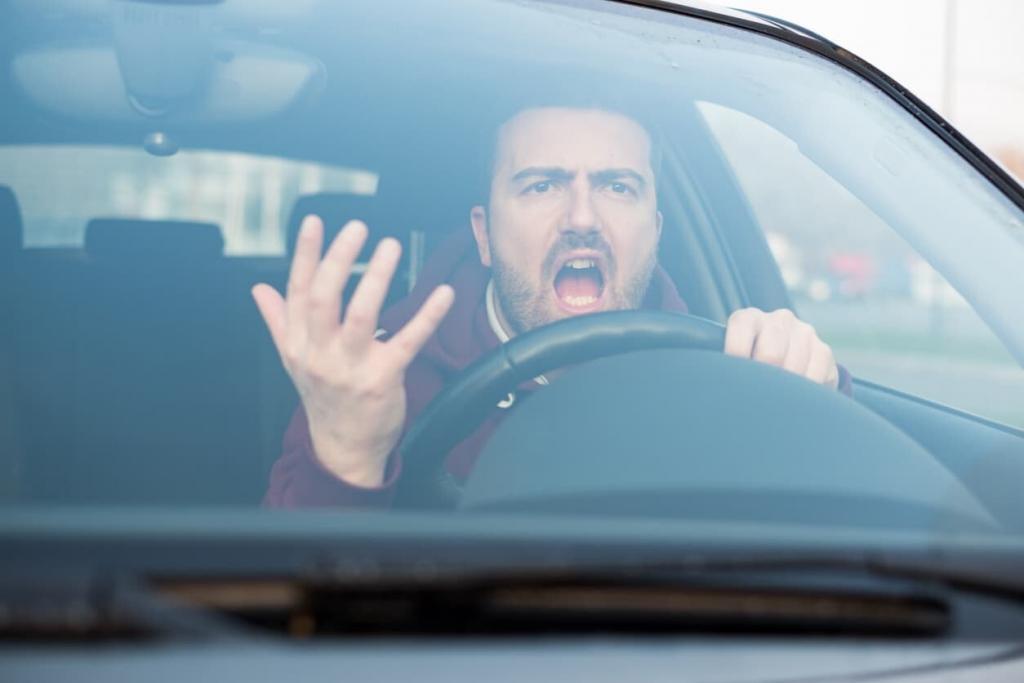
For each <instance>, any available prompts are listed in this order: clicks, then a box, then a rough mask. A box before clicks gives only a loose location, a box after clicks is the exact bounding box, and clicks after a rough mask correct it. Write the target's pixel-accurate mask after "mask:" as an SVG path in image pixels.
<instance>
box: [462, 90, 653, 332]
mask: <svg viewBox="0 0 1024 683" xmlns="http://www.w3.org/2000/svg"><path fill="white" fill-rule="evenodd" d="M650 160H651V140H650V137H649V136H648V134H647V132H646V131H645V130H644V128H643V127H642V126H641V125H640V124H638V123H637V122H636V121H634V120H632V119H630V118H628V117H626V116H624V115H621V114H617V113H614V112H610V111H605V110H600V109H568V108H555V107H551V108H539V109H527V110H524V111H522V112H520V113H519V114H517V115H516V116H515V117H513V118H512V119H510V120H509V121H508V122H506V123H505V124H504V125H503V126H502V127H501V130H500V132H499V135H498V140H497V146H496V153H495V160H494V169H493V174H492V178H491V192H490V204H489V206H488V207H487V209H485V208H484V207H482V206H477V207H474V208H473V211H472V222H473V232H474V235H475V237H476V240H477V246H478V248H479V252H480V259H481V261H482V262H483V264H484V265H486V266H490V267H491V268H492V271H493V277H494V284H495V290H496V293H497V296H498V308H499V315H500V316H501V317H502V318H503V322H504V323H506V324H507V325H509V326H511V328H512V331H514V332H516V333H519V332H523V331H525V330H529V329H533V328H535V327H538V326H540V325H544V324H546V323H549V322H553V321H555V320H559V319H561V318H566V317H569V316H573V315H580V314H583V313H592V312H596V311H608V310H618V309H628V308H637V307H638V306H639V305H640V303H641V301H642V300H643V297H644V294H645V292H646V290H647V286H648V284H649V283H650V279H651V274H652V272H653V270H654V266H655V263H656V255H657V246H658V239H659V237H660V234H661V214H660V213H659V212H658V209H657V197H656V193H655V186H654V182H655V178H654V171H653V170H652V168H651V161H650Z"/></svg>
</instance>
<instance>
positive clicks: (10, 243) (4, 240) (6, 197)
mask: <svg viewBox="0 0 1024 683" xmlns="http://www.w3.org/2000/svg"><path fill="white" fill-rule="evenodd" d="M23 230H24V228H23V227H22V223H21V208H20V207H19V206H18V198H17V197H15V196H14V192H13V191H12V190H11V188H9V187H7V186H6V185H0V260H3V259H4V258H9V257H11V256H13V255H14V253H15V252H17V251H18V250H20V249H21V247H22V244H23V239H24V235H23V234H22V231H23Z"/></svg>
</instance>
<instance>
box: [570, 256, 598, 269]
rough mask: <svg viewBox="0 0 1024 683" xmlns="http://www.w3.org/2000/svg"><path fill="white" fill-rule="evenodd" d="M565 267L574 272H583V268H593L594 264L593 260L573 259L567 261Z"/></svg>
mask: <svg viewBox="0 0 1024 683" xmlns="http://www.w3.org/2000/svg"><path fill="white" fill-rule="evenodd" d="M565 265H566V266H568V267H569V268H573V269H575V270H583V269H585V268H593V267H594V265H595V264H594V259H589V258H574V259H572V260H570V261H567V262H566V264H565Z"/></svg>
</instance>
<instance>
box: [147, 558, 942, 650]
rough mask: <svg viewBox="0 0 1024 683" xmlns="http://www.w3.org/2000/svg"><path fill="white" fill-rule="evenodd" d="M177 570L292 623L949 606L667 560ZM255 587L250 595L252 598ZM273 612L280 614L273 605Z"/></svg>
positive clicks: (367, 631)
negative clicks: (284, 572) (269, 573)
mask: <svg viewBox="0 0 1024 683" xmlns="http://www.w3.org/2000/svg"><path fill="white" fill-rule="evenodd" d="M250 588H251V590H249V589H247V588H246V582H245V580H238V581H234V582H230V581H225V580H223V579H217V580H200V581H187V580H180V579H178V580H168V581H162V582H161V583H160V590H161V591H162V592H164V593H170V594H171V595H173V596H175V597H176V598H177V599H179V600H182V601H184V602H186V603H192V604H198V605H201V606H203V607H206V608H212V609H217V610H219V611H222V612H225V611H226V612H229V613H233V614H235V615H237V616H241V617H243V618H249V620H257V621H262V622H263V623H270V622H276V623H279V624H286V625H287V626H286V628H287V630H289V631H290V632H291V633H293V634H295V635H324V634H335V635H432V636H433V635H451V634H473V635H514V634H531V635H536V634H538V633H547V634H580V633H683V632H699V633H738V632H739V633H756V634H792V633H801V634H815V635H857V636H874V637H894V636H904V637H934V636H940V635H943V634H944V633H946V632H947V631H948V629H949V628H950V625H951V622H952V616H951V609H950V607H949V605H948V603H947V601H946V599H945V597H944V596H943V595H942V594H941V592H939V591H934V590H928V589H926V588H925V587H922V586H919V585H917V584H910V585H904V584H902V583H900V584H899V585H895V586H894V585H892V584H889V583H886V584H883V585H877V584H866V583H864V582H860V583H857V582H853V583H850V582H827V581H817V582H808V581H802V582H801V581H780V580H778V577H775V576H771V573H770V572H769V573H768V574H764V573H752V572H746V573H743V574H736V575H731V576H725V575H722V574H717V575H709V574H706V573H703V572H702V573H700V574H693V573H690V572H682V573H680V572H679V571H678V570H675V571H666V570H665V568H664V567H658V568H656V569H653V570H652V568H650V567H630V568H615V569H606V570H597V569H593V568H586V569H581V568H559V569H555V568H551V569H530V570H505V571H495V570H490V571H486V570H478V569H476V570H438V571H427V572H424V571H408V570H401V569H400V570H393V569H389V570H386V571H367V570H366V569H365V568H363V569H360V570H358V571H352V570H341V571H323V570H322V568H321V571H318V572H317V574H316V575H314V576H307V577H304V578H283V579H281V581H280V582H278V583H277V584H276V586H275V584H274V582H272V581H268V580H267V579H265V578H262V579H259V580H253V581H252V582H251V586H250ZM246 596H249V597H248V599H247V597H246ZM275 615H276V616H275Z"/></svg>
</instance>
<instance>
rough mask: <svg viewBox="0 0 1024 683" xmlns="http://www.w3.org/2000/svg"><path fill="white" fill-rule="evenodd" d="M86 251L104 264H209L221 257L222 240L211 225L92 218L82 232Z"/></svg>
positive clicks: (216, 228) (216, 229) (222, 250)
mask: <svg viewBox="0 0 1024 683" xmlns="http://www.w3.org/2000/svg"><path fill="white" fill-rule="evenodd" d="M85 251H86V253H88V254H89V256H90V257H92V258H94V259H98V260H104V261H107V260H111V261H131V260H139V261H141V262H144V263H147V264H151V263H154V262H159V261H164V262H166V261H167V260H170V261H173V262H175V263H180V262H182V261H189V262H195V261H197V260H198V261H210V260H215V259H218V258H220V257H221V256H222V255H223V253H224V237H223V236H222V235H221V232H220V226H218V225H216V224H214V223H193V222H189V221H150V220H142V219H139V218H94V219H93V220H91V221H89V224H88V225H87V226H86V228H85Z"/></svg>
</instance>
